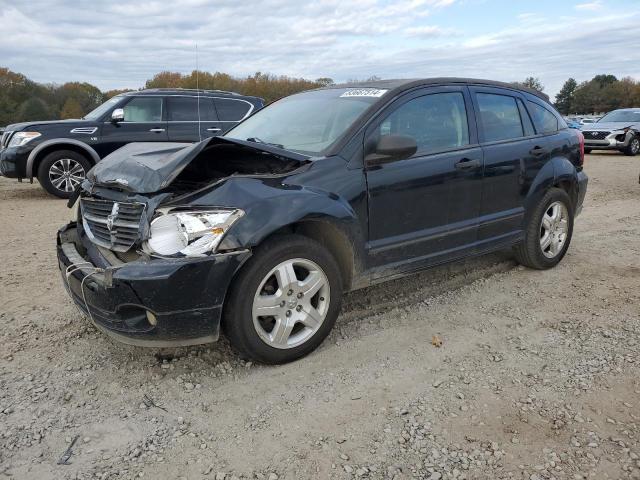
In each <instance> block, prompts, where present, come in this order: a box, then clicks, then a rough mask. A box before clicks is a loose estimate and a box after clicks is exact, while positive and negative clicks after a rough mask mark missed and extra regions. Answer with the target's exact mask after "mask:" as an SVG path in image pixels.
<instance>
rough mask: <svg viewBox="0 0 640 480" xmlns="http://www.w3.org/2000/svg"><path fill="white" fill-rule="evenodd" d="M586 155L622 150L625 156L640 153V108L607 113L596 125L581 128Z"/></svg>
mask: <svg viewBox="0 0 640 480" xmlns="http://www.w3.org/2000/svg"><path fill="white" fill-rule="evenodd" d="M581 130H582V133H583V135H584V147H585V148H584V150H585V153H590V152H591V150H620V151H621V152H622V153H624V154H625V155H631V156H633V155H637V154H638V153H640V108H622V109H620V110H613V111H612V112H609V113H607V114H606V115H605V116H604V117H602V118H601V119H600V120H598V121H597V122H595V123H591V124H589V125H583V126H582V127H581Z"/></svg>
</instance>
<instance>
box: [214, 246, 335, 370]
mask: <svg viewBox="0 0 640 480" xmlns="http://www.w3.org/2000/svg"><path fill="white" fill-rule="evenodd" d="M341 299H342V279H341V275H340V269H339V268H338V265H337V263H336V261H335V259H334V258H333V256H332V255H331V253H329V252H328V251H327V250H326V249H325V248H324V247H323V246H322V245H320V244H319V243H317V242H315V241H313V240H311V239H309V238H306V237H303V236H299V235H289V236H277V237H274V238H272V239H270V240H268V241H267V242H265V243H264V244H263V245H261V246H260V247H258V248H257V249H256V250H255V254H254V256H253V257H252V258H251V259H249V260H248V261H247V263H246V264H245V265H244V266H243V268H242V270H241V272H240V273H239V274H238V276H237V278H236V279H235V280H234V283H233V285H232V287H231V289H230V292H229V295H228V296H227V301H226V305H225V312H224V320H223V327H224V331H225V333H226V335H227V337H228V338H229V341H230V342H231V345H232V346H233V347H234V348H235V349H236V350H238V351H239V352H240V354H241V355H242V356H244V357H246V358H250V359H252V360H256V361H259V362H262V363H268V364H278V363H286V362H291V361H293V360H296V359H298V358H300V357H303V356H304V355H307V354H308V353H310V352H311V351H313V350H314V349H316V348H317V347H318V346H319V345H320V344H321V343H322V341H323V340H324V339H325V338H326V336H327V335H328V334H329V332H330V331H331V328H332V327H333V324H334V323H335V321H336V318H337V317H338V313H339V312H340V302H341Z"/></svg>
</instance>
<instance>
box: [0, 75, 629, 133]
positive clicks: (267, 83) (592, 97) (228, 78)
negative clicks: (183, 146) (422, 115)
mask: <svg viewBox="0 0 640 480" xmlns="http://www.w3.org/2000/svg"><path fill="white" fill-rule="evenodd" d="M375 79H378V77H370V78H369V80H375ZM331 84H333V80H332V79H331V78H318V79H316V80H307V79H304V78H294V77H287V76H284V75H280V76H277V75H271V74H267V73H262V72H257V73H255V74H253V75H248V76H247V77H234V76H232V75H229V74H227V73H222V72H215V73H210V72H202V71H195V70H194V71H193V72H191V73H188V74H182V73H179V72H170V71H164V72H160V73H158V74H156V75H155V76H154V77H153V78H151V79H149V80H147V82H146V83H145V86H144V88H196V87H199V88H202V89H207V90H227V91H232V92H238V93H241V94H243V95H254V96H257V97H262V98H264V99H265V101H266V102H267V103H271V102H273V101H275V100H278V99H279V98H282V97H285V96H287V95H291V94H293V93H297V92H301V91H303V90H309V89H312V88H318V87H323V86H327V85H331ZM514 84H515V85H520V86H525V87H528V88H533V89H535V90H538V91H540V92H544V85H542V83H541V82H540V79H538V78H536V77H528V78H526V79H525V80H524V81H523V82H514ZM126 91H128V90H109V91H105V92H102V91H101V90H100V89H99V88H98V87H96V86H95V85H91V84H90V83H87V82H67V83H64V84H62V85H57V84H41V83H37V82H34V81H32V80H29V79H28V78H27V77H26V76H25V75H22V74H20V73H16V72H12V71H11V70H9V69H8V68H1V67H0V126H4V125H8V124H10V123H16V122H27V121H34V120H57V119H67V118H80V117H82V116H84V115H85V114H87V113H88V112H90V111H91V110H93V109H94V108H96V107H97V106H98V105H100V104H101V103H102V102H104V101H105V100H108V99H109V98H111V97H113V96H114V95H117V94H119V93H123V92H126ZM555 106H556V108H557V109H558V110H559V111H560V112H561V113H562V114H564V115H568V114H589V113H598V112H608V111H610V110H614V109H616V108H623V107H640V82H638V81H636V80H634V79H633V78H630V77H626V78H622V79H618V78H616V77H615V76H614V75H596V76H595V77H593V78H592V79H591V80H589V81H585V82H582V83H578V82H576V80H574V79H573V78H569V79H568V80H567V81H566V82H565V83H564V85H563V87H562V89H561V90H560V92H559V93H558V94H557V95H556V98H555Z"/></svg>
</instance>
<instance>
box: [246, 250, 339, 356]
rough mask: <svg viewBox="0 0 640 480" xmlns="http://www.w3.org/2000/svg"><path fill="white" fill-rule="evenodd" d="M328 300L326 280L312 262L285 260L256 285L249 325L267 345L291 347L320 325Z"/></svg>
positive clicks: (316, 329)
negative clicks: (251, 323)
mask: <svg viewBox="0 0 640 480" xmlns="http://www.w3.org/2000/svg"><path fill="white" fill-rule="evenodd" d="M329 301H330V289H329V280H328V279H327V276H326V275H325V273H324V272H323V271H322V269H321V268H320V267H319V266H318V265H317V264H316V263H315V262H312V261H311V260H307V259H303V258H294V259H290V260H285V261H284V262H282V263H280V264H279V265H277V266H276V267H275V268H273V269H272V270H271V271H270V272H269V273H268V274H267V275H266V276H265V277H264V278H263V280H262V281H261V282H260V285H259V286H258V289H257V291H256V293H255V295H254V298H253V307H252V315H253V325H254V327H255V329H256V332H257V333H258V335H259V336H260V338H261V339H262V341H264V342H265V343H266V344H267V345H269V346H271V347H274V348H279V349H287V348H294V347H297V346H299V345H302V344H303V343H305V342H306V341H307V340H309V339H310V338H311V337H313V335H314V334H315V333H316V332H317V331H318V329H320V327H321V326H322V324H323V322H324V320H325V318H326V316H327V312H328V311H329Z"/></svg>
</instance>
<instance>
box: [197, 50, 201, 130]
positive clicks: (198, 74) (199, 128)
mask: <svg viewBox="0 0 640 480" xmlns="http://www.w3.org/2000/svg"><path fill="white" fill-rule="evenodd" d="M199 76H200V72H199V71H198V44H197V43H196V90H197V92H198V139H199V141H202V127H201V126H200V82H199Z"/></svg>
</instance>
